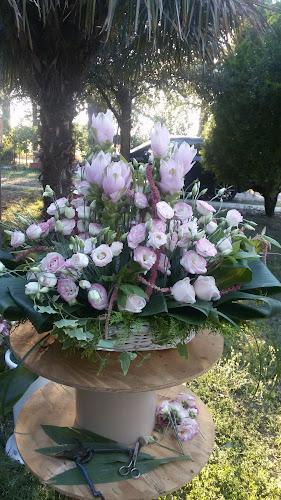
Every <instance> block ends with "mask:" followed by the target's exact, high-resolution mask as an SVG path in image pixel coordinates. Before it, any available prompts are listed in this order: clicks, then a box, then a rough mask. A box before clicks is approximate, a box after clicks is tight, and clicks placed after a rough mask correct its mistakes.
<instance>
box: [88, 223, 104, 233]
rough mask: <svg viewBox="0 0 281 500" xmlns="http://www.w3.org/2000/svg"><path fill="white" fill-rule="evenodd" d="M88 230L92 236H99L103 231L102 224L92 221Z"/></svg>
mask: <svg viewBox="0 0 281 500" xmlns="http://www.w3.org/2000/svg"><path fill="white" fill-rule="evenodd" d="M88 230H89V233H90V234H91V235H92V236H97V235H98V234H100V232H101V231H102V226H101V225H100V224H96V223H95V222H91V223H90V224H89V229H88Z"/></svg>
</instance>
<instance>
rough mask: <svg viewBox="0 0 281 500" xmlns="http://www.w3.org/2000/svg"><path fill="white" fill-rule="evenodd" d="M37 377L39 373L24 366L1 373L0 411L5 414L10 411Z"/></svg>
mask: <svg viewBox="0 0 281 500" xmlns="http://www.w3.org/2000/svg"><path fill="white" fill-rule="evenodd" d="M36 378H37V375H35V374H34V373H32V372H30V371H29V370H28V369H27V368H25V367H24V366H18V368H14V369H13V370H5V371H3V372H2V373H0V412H1V414H2V415H3V416H5V415H7V414H8V413H10V411H11V410H12V408H13V406H14V404H15V403H16V402H17V401H18V400H19V399H20V398H21V396H22V395H23V394H24V393H25V391H26V390H27V389H28V387H29V386H30V385H31V384H32V382H34V380H36Z"/></svg>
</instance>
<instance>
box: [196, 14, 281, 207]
mask: <svg viewBox="0 0 281 500" xmlns="http://www.w3.org/2000/svg"><path fill="white" fill-rule="evenodd" d="M271 22H272V24H271V26H270V27H269V28H268V29H267V31H266V32H265V33H264V35H263V37H262V38H259V37H258V35H257V33H256V32H255V31H253V30H252V29H251V28H249V27H247V28H245V29H244V30H243V32H242V33H241V34H240V35H239V37H238V38H237V40H236V44H235V47H234V49H233V52H232V53H231V54H229V55H228V56H227V57H226V58H225V61H224V63H223V64H222V65H221V66H218V68H216V71H215V73H214V75H213V77H212V78H210V79H209V80H207V81H206V86H205V88H204V85H203V94H205V95H206V91H207V90H210V94H209V97H210V96H211V99H212V100H213V102H212V104H211V110H212V113H213V118H212V122H211V126H208V127H207V128H206V130H205V136H206V147H205V164H206V167H207V168H209V169H212V170H213V171H214V172H215V174H216V176H217V177H218V178H220V179H221V180H222V181H225V182H228V183H231V184H234V185H236V186H238V187H239V189H240V190H241V191H242V190H245V189H248V188H252V189H254V190H255V191H259V192H260V193H261V194H262V195H263V196H264V197H265V210H266V214H267V215H268V216H272V215H273V213H274V208H275V205H276V202H277V195H278V193H279V192H280V191H281V169H280V162H281V146H280V140H279V137H280V133H281V125H280V116H279V109H280V106H281V86H280V83H279V82H280V80H281V63H280V62H281V43H280V41H281V17H280V16H279V15H276V16H274V17H273V19H272V20H271ZM199 91H200V90H199ZM201 92H202V88H201Z"/></svg>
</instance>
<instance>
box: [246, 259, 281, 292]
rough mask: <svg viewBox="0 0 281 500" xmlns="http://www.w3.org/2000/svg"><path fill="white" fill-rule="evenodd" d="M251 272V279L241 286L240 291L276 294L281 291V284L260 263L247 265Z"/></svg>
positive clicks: (253, 262)
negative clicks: (259, 291)
mask: <svg viewBox="0 0 281 500" xmlns="http://www.w3.org/2000/svg"><path fill="white" fill-rule="evenodd" d="M248 265H249V268H250V269H251V271H252V279H251V280H250V281H249V282H247V283H244V284H243V285H242V286H241V290H249V291H252V290H253V291H258V290H261V291H262V292H265V291H266V292H267V293H278V292H280V291H281V283H280V281H279V280H278V279H277V278H275V276H274V275H273V274H272V273H271V272H270V270H269V269H268V267H267V266H266V265H265V264H264V263H263V262H262V261H261V260H258V261H251V262H249V263H248Z"/></svg>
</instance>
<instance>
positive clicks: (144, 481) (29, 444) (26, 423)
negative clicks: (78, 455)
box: [15, 383, 214, 500]
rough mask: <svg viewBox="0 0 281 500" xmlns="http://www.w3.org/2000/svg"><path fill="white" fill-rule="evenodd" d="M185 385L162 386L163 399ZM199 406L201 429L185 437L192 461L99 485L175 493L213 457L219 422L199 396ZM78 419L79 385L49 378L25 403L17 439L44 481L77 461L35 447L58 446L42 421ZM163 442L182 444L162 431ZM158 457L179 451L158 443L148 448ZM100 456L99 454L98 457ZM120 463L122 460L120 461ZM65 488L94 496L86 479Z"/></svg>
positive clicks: (122, 495) (146, 495) (125, 495)
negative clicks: (48, 434)
mask: <svg viewBox="0 0 281 500" xmlns="http://www.w3.org/2000/svg"><path fill="white" fill-rule="evenodd" d="M184 390H186V389H184V388H183V387H182V386H181V387H176V388H173V389H169V390H167V389H166V390H162V391H160V392H159V393H158V395H159V399H164V398H167V397H168V398H170V397H171V398H174V397H175V396H176V395H177V393H178V392H183V391H184ZM187 392H189V393H190V391H187ZM196 404H197V407H198V408H199V416H198V423H199V426H200V432H199V433H198V434H197V436H195V437H194V438H193V439H192V440H191V441H188V442H186V443H183V448H184V451H185V453H186V454H189V455H191V457H192V461H183V462H174V463H170V464H166V465H162V466H160V467H158V468H157V469H154V471H152V472H149V473H147V474H144V475H143V476H141V478H140V479H138V480H135V479H129V480H124V481H120V482H115V483H106V484H99V485H96V487H97V489H99V490H101V491H102V493H103V495H104V496H105V498H106V500H119V499H122V500H150V499H152V498H154V499H155V498H158V496H159V495H162V494H165V493H166V494H167V493H170V492H172V491H174V490H176V489H178V488H180V487H182V486H183V485H184V484H186V483H187V482H189V481H191V479H192V478H193V477H194V476H195V475H197V474H198V473H199V472H200V470H201V469H202V467H204V465H205V464H206V463H207V461H208V458H209V455H210V453H211V451H212V449H213V446H214V425H213V421H212V417H211V415H210V414H209V412H208V410H207V407H206V406H205V405H204V404H203V403H202V401H201V400H200V399H199V398H197V397H196ZM74 420H75V397H74V389H71V388H69V387H64V386H60V385H58V384H54V383H49V384H47V385H45V386H44V387H43V388H41V389H39V390H38V391H36V392H35V393H34V394H33V395H32V397H31V398H30V399H29V400H28V401H27V402H26V404H25V405H24V407H23V409H22V411H21V413H20V415H19V417H18V420H17V425H16V431H15V432H16V440H17V445H18V449H19V452H20V454H21V456H22V458H23V460H24V461H25V463H26V465H27V467H28V468H29V469H30V470H31V472H33V474H35V475H36V476H37V477H38V478H39V479H40V480H41V481H43V482H46V481H48V479H50V478H51V477H52V476H54V475H56V474H59V473H61V472H63V471H65V470H67V469H69V468H73V463H72V462H69V461H67V460H62V459H57V458H51V457H47V456H44V455H41V454H39V453H37V452H36V451H35V450H36V449H38V448H43V447H47V446H53V445H54V443H53V441H52V440H51V439H50V438H49V437H48V436H47V435H46V434H45V433H44V431H43V430H42V428H41V425H42V424H49V425H58V426H73V424H74ZM160 442H161V444H162V445H165V446H168V447H170V448H173V449H177V442H176V440H175V438H173V437H171V436H169V434H168V433H166V434H165V437H161V441H160ZM143 451H144V452H147V453H150V454H151V455H152V456H154V457H155V458H162V457H167V456H171V455H176V454H177V453H176V452H175V453H174V452H169V451H167V450H166V449H163V448H160V447H159V446H157V445H150V446H146V447H144V448H143ZM93 460H94V459H93ZM117 467H118V465H117ZM54 488H55V489H56V490H57V491H59V492H60V493H62V494H64V495H67V496H69V497H71V498H79V499H85V500H87V499H91V498H93V497H92V495H91V493H90V492H89V490H88V488H87V486H86V485H74V486H73V485H71V486H68V485H60V486H57V485H56V486H54Z"/></svg>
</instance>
